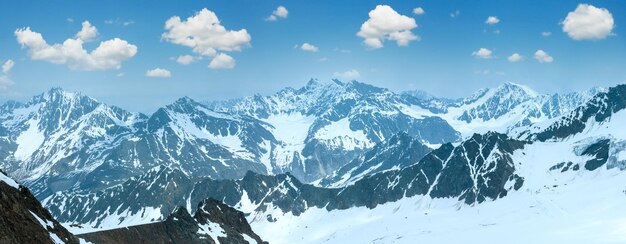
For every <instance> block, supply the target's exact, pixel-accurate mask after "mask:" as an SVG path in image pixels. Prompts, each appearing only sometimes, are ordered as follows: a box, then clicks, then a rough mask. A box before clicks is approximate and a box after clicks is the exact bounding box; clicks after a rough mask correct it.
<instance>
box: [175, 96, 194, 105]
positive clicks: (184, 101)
mask: <svg viewBox="0 0 626 244" xmlns="http://www.w3.org/2000/svg"><path fill="white" fill-rule="evenodd" d="M195 102H196V101H195V100H193V99H192V98H190V97H188V96H184V97H181V98H179V99H177V100H176V101H175V102H174V103H176V104H188V103H195Z"/></svg>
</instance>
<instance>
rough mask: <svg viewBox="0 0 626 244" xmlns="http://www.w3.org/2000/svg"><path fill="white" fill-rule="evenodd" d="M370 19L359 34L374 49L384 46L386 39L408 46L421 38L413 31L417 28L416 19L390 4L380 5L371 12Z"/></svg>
mask: <svg viewBox="0 0 626 244" xmlns="http://www.w3.org/2000/svg"><path fill="white" fill-rule="evenodd" d="M368 15H369V19H368V20H366V21H365V22H364V23H363V24H362V25H361V29H360V30H359V32H358V33H357V36H360V37H362V38H363V39H364V40H363V43H365V45H367V46H368V47H370V48H372V49H378V48H381V47H383V42H384V40H391V41H395V42H396V44H398V46H402V47H403V46H408V45H409V42H411V41H415V40H419V37H418V36H416V35H414V34H413V32H411V30H412V29H414V28H417V24H416V23H415V19H413V18H411V17H408V16H405V15H401V14H399V13H398V12H396V11H395V10H393V8H391V7H390V6H388V5H378V6H376V8H375V9H374V10H372V11H370V12H369V14H368Z"/></svg>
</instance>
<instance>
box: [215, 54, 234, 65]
mask: <svg viewBox="0 0 626 244" xmlns="http://www.w3.org/2000/svg"><path fill="white" fill-rule="evenodd" d="M233 67H235V59H233V57H231V56H228V55H227V54H225V53H220V54H217V55H216V56H215V57H214V58H213V60H211V62H210V63H209V68H211V69H232V68H233Z"/></svg>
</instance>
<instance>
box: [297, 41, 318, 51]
mask: <svg viewBox="0 0 626 244" xmlns="http://www.w3.org/2000/svg"><path fill="white" fill-rule="evenodd" d="M300 49H302V50H303V51H307V52H317V51H319V50H320V49H319V48H318V47H316V46H315V45H313V44H310V43H308V42H305V43H302V45H300Z"/></svg>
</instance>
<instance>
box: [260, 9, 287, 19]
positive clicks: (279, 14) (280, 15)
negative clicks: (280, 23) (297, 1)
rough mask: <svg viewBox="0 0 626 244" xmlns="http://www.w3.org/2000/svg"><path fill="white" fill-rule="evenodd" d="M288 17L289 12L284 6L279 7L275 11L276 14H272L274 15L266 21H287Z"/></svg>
mask: <svg viewBox="0 0 626 244" xmlns="http://www.w3.org/2000/svg"><path fill="white" fill-rule="evenodd" d="M287 15H289V11H288V10H287V8H285V7H284V6H278V8H276V10H274V12H272V15H270V16H269V17H267V18H266V19H265V20H267V21H277V20H278V18H283V19H286V18H287Z"/></svg>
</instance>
